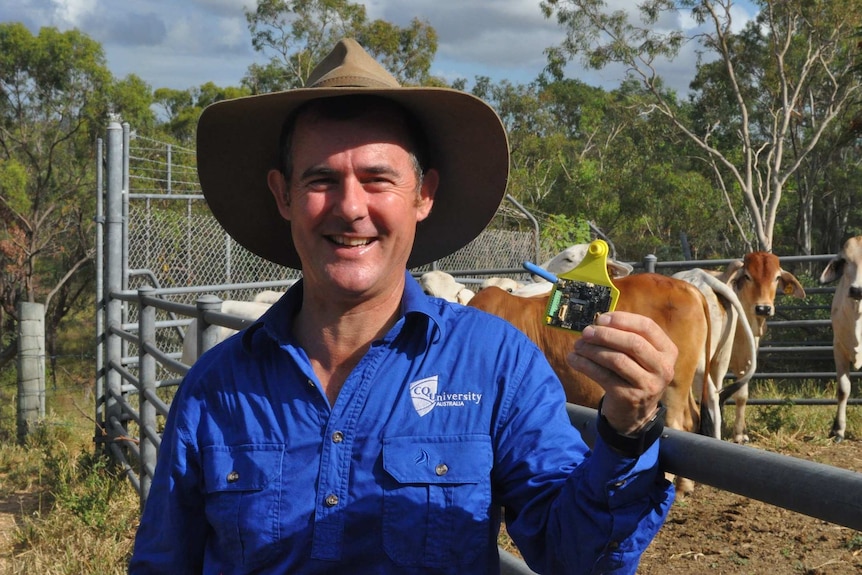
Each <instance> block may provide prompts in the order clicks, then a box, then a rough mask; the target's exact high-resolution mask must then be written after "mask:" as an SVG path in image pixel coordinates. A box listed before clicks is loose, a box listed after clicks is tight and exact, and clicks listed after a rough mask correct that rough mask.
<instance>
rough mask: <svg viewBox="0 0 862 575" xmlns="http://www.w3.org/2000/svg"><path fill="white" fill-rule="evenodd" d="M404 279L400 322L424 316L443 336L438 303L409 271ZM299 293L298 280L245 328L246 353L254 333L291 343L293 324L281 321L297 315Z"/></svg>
mask: <svg viewBox="0 0 862 575" xmlns="http://www.w3.org/2000/svg"><path fill="white" fill-rule="evenodd" d="M404 275H405V278H404V293H403V295H402V296H401V317H402V319H405V320H406V319H407V318H410V317H412V316H425V317H427V318H428V319H430V320H431V321H432V322H433V323H434V325H435V326H436V328H437V331H438V334H439V336H440V337H442V336H444V335H445V334H444V333H443V322H442V320H441V311H442V310H441V303H440V300H438V299H436V298H432V297H429V296H428V295H426V294H425V292H423V291H422V286H420V285H419V282H418V281H416V279H415V278H414V277H413V276H412V275H411V274H410V272H409V271H406V270H405V272H404ZM303 289H304V280H302V279H300V280H299V281H297V282H296V283H295V284H293V286H291V287H290V289H288V290H287V293H285V294H284V295H283V296H282V297H281V298H279V300H278V301H277V302H275V303H274V304H273V305H272V307H271V308H269V310H268V311H267V312H266V313H265V314H263V315H262V316H261V317H260V318H259V319H258V320H257V321H255V322H254V323H253V324H252V325H251V326H249V328H248V329H247V330H246V332H245V334H244V335H243V345H244V346H245V347H246V348H247V349H248V348H250V347H251V345H252V339H253V338H254V337H255V334H257V333H258V332H261V333H265V334H267V335H268V336H269V337H270V338H271V339H273V340H275V341H276V342H278V343H279V344H282V343H287V342H290V341H292V340H293V336H292V334H291V326H292V323H293V322H292V321H285V318H293V317H294V316H295V315H296V314H297V312H298V311H299V308H300V307H301V306H302V293H303ZM442 305H446V304H445V303H444V304H442ZM399 323H400V322H399Z"/></svg>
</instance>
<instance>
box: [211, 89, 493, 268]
mask: <svg viewBox="0 0 862 575" xmlns="http://www.w3.org/2000/svg"><path fill="white" fill-rule="evenodd" d="M348 94H376V95H379V96H384V97H386V98H389V99H391V100H394V101H396V102H398V103H400V104H401V105H403V106H404V107H405V108H407V109H408V110H409V111H410V112H411V113H413V114H414V115H415V116H416V118H417V119H418V120H419V122H420V123H421V124H422V126H423V128H424V129H425V133H426V137H427V139H428V144H429V149H430V151H431V156H432V162H433V166H432V167H434V168H437V169H438V171H439V173H440V183H439V186H438V188H437V193H436V196H435V200H434V208H433V209H432V211H431V214H430V215H429V216H428V217H427V218H426V219H425V220H424V221H422V222H420V224H419V225H418V228H417V232H416V240H415V243H414V245H413V251H412V252H411V254H410V258H409V260H408V262H407V267H408V268H416V267H420V266H423V265H426V264H429V263H431V262H433V261H435V260H438V259H440V258H442V257H445V256H447V255H449V254H452V253H454V252H456V251H458V250H459V249H461V248H462V247H464V246H465V245H467V244H468V243H470V242H471V241H472V240H473V239H475V238H476V237H477V236H478V235H479V234H480V233H481V232H482V230H483V229H484V228H485V227H486V226H487V225H488V223H489V222H490V221H491V218H493V217H494V214H495V213H496V211H497V208H498V207H499V205H500V202H501V201H502V199H503V195H504V194H505V191H506V181H507V178H508V173H509V147H508V142H507V139H506V131H505V128H504V127H503V124H502V122H501V120H500V118H499V116H498V115H497V114H496V112H494V110H493V109H492V108H491V107H490V106H489V105H488V104H486V103H485V102H483V101H482V100H480V99H479V98H476V97H474V96H472V95H470V94H467V93H466V92H461V91H458V90H452V89H449V88H423V87H417V88H389V89H386V88H384V89H379V88H375V89H370V88H300V89H296V90H288V91H285V92H274V93H270V94H263V95H259V96H249V97H245V98H237V99H234V100H223V101H221V102H217V103H215V104H212V105H210V106H208V107H207V108H206V109H205V110H204V111H203V113H202V114H201V117H200V120H199V122H198V129H197V164H198V176H199V178H200V183H201V188H202V190H203V194H204V197H205V198H206V201H207V204H208V205H209V208H210V210H212V213H213V215H214V216H215V217H216V219H217V220H218V221H219V223H220V224H221V225H222V227H224V229H225V230H226V231H227V232H228V234H230V235H231V236H232V237H233V238H234V239H235V240H236V241H237V242H238V243H239V244H240V245H242V246H243V247H245V248H246V249H248V250H249V251H251V252H252V253H255V254H257V255H259V256H260V257H262V258H265V259H267V260H269V261H272V262H275V263H278V264H281V265H284V266H287V267H290V268H295V269H301V268H302V263H301V262H300V259H299V255H298V254H297V253H296V249H295V248H294V245H293V239H292V236H291V230H290V223H289V222H287V221H286V220H285V219H284V218H282V217H281V215H280V214H279V212H278V208H277V206H276V203H275V200H274V198H273V197H272V193H271V192H270V190H269V187H268V185H267V173H268V172H269V170H271V169H273V168H277V167H278V166H279V165H280V162H279V158H278V142H279V136H280V133H281V127H282V124H283V122H284V120H285V118H287V116H288V115H289V114H290V113H291V112H292V111H293V110H294V109H296V108H297V107H298V106H300V105H302V104H303V103H305V102H308V101H310V100H315V99H318V98H327V97H333V96H344V95H348Z"/></svg>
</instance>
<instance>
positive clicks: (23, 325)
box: [18, 302, 45, 443]
mask: <svg viewBox="0 0 862 575" xmlns="http://www.w3.org/2000/svg"><path fill="white" fill-rule="evenodd" d="M18 317H19V318H20V319H19V322H18V441H19V442H21V443H23V442H24V440H25V439H26V438H27V435H29V434H30V432H31V431H32V430H33V427H34V426H35V424H36V423H37V422H38V421H39V420H41V419H43V418H44V417H45V306H44V305H43V304H41V303H30V302H21V303H19V304H18Z"/></svg>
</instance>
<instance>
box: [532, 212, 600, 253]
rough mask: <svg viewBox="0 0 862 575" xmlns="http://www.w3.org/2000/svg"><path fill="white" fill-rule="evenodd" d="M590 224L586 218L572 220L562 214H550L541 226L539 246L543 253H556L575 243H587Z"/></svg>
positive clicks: (589, 236) (589, 238) (589, 237)
mask: <svg viewBox="0 0 862 575" xmlns="http://www.w3.org/2000/svg"><path fill="white" fill-rule="evenodd" d="M591 239H592V237H591V235H590V224H589V222H588V221H586V220H582V219H581V220H573V219H571V218H569V217H567V216H565V215H562V214H551V215H549V216H548V217H547V219H546V220H545V221H544V222H543V226H542V228H541V238H540V241H541V248H542V251H543V252H544V253H552V254H556V253H559V252H561V251H563V250H564V249H566V248H567V247H569V246H572V245H575V244H585V243H589V241H590V240H591Z"/></svg>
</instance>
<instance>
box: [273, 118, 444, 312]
mask: <svg viewBox="0 0 862 575" xmlns="http://www.w3.org/2000/svg"><path fill="white" fill-rule="evenodd" d="M409 142H410V139H409V136H408V133H407V131H406V129H405V128H404V124H403V122H402V121H401V120H400V118H398V117H396V116H392V115H386V114H384V113H383V112H382V111H381V110H376V111H373V112H372V113H369V114H368V115H365V116H362V117H361V118H357V119H351V120H344V121H342V120H333V119H326V118H321V117H318V116H316V115H314V113H313V112H312V113H309V114H305V115H303V116H302V117H300V118H299V119H298V121H297V123H296V125H295V128H294V133H293V138H292V145H291V150H292V171H291V175H290V181H289V182H285V181H284V178H279V175H280V174H279V173H278V172H271V173H270V187H271V188H273V194H274V195H275V198H276V201H277V203H278V205H279V211H280V213H281V215H282V216H283V217H284V218H285V219H287V220H288V221H290V223H291V230H292V234H293V241H294V244H295V246H296V250H297V252H298V254H299V257H300V259H301V260H302V271H303V278H304V280H305V282H306V287H305V289H306V290H309V289H312V290H315V289H320V290H323V291H329V290H332V289H336V290H338V291H339V292H341V293H342V294H344V295H348V296H358V297H362V298H370V297H374V296H375V295H377V294H378V293H380V292H381V291H388V290H391V289H393V288H394V287H395V286H400V285H401V284H402V283H403V276H404V270H405V267H406V265H407V260H408V258H409V256H410V252H411V250H412V247H413V240H414V237H415V234H416V224H417V223H418V222H420V221H422V220H423V219H425V218H426V217H427V216H428V214H429V213H430V211H431V207H432V204H433V196H434V192H435V191H436V186H437V173H436V172H435V171H434V170H429V171H428V173H426V174H425V177H424V178H423V179H422V183H421V186H420V183H419V175H418V170H417V167H416V162H415V160H414V158H413V156H412V155H411V153H410V152H409V151H408V148H409V145H410V144H409ZM279 179H280V180H281V182H278V180H279ZM273 180H275V182H274V181H273ZM279 184H282V185H283V188H282V189H278V188H280V187H282V185H279Z"/></svg>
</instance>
